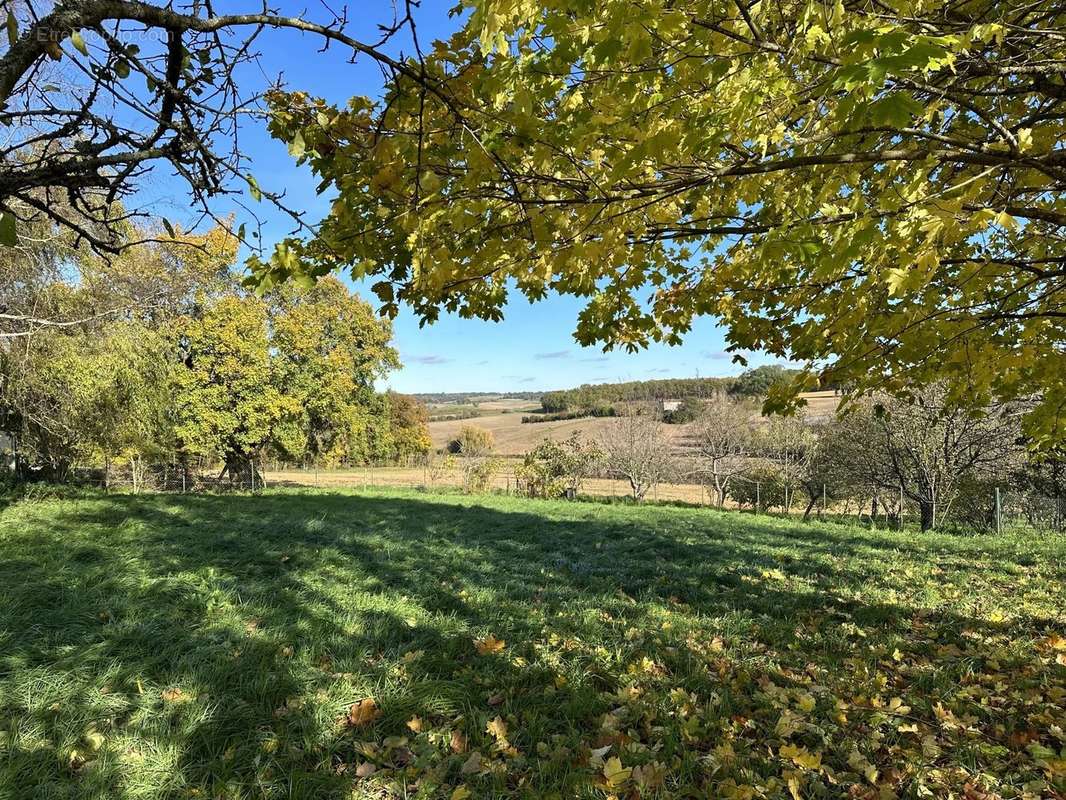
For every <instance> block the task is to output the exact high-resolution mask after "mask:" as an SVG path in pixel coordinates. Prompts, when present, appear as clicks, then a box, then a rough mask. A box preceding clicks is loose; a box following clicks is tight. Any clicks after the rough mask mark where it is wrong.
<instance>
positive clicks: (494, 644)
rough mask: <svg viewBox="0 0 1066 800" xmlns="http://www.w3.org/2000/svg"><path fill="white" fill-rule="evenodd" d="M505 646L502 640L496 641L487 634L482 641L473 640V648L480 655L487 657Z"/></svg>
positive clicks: (505, 643)
mask: <svg viewBox="0 0 1066 800" xmlns="http://www.w3.org/2000/svg"><path fill="white" fill-rule="evenodd" d="M506 646H507V642H505V641H504V640H503V639H497V638H496V637H495V636H493V635H492V634H489V635H488V636H486V637H485V638H484V639H475V640H474V647H476V648H477V651H478V653H479V654H480V655H483V656H487V655H490V654H492V653H498V652H500V651H501V650H503V648H504V647H506Z"/></svg>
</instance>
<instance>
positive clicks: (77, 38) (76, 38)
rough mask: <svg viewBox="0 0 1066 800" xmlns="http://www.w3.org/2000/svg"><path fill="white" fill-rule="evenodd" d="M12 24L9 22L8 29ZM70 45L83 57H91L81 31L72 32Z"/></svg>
mask: <svg viewBox="0 0 1066 800" xmlns="http://www.w3.org/2000/svg"><path fill="white" fill-rule="evenodd" d="M10 26H11V22H10V21H8V27H9V29H10ZM70 43H71V44H72V45H74V49H75V50H77V51H78V52H79V53H81V54H82V55H83V56H87V55H89V48H88V47H86V46H85V39H83V38H82V35H81V31H72V32H71V34H70Z"/></svg>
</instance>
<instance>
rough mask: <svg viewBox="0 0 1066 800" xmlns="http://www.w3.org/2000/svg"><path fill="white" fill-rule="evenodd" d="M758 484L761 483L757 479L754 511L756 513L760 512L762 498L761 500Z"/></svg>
mask: <svg viewBox="0 0 1066 800" xmlns="http://www.w3.org/2000/svg"><path fill="white" fill-rule="evenodd" d="M760 486H761V484H760V483H759V482H758V481H755V513H756V514H758V513H759V512H760V510H761V509H762V500H761V498H760V496H759V488H760Z"/></svg>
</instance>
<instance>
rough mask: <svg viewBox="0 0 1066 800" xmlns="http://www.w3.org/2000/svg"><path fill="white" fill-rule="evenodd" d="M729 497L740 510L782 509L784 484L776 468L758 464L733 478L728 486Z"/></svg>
mask: <svg viewBox="0 0 1066 800" xmlns="http://www.w3.org/2000/svg"><path fill="white" fill-rule="evenodd" d="M729 497H730V498H731V499H732V500H733V501H735V502H736V503H737V504H738V505H739V506H741V507H742V508H754V509H757V510H763V509H769V508H774V507H782V508H783V507H784V505H785V484H784V483H783V482H782V480H781V473H780V471H779V470H778V469H777V467H774V466H773V465H770V464H758V465H755V466H752V467H749V468H748V469H746V470H744V471H743V472H742V473H740V474H739V475H737V476H735V477H734V478H733V480H732V481H731V482H730V484H729Z"/></svg>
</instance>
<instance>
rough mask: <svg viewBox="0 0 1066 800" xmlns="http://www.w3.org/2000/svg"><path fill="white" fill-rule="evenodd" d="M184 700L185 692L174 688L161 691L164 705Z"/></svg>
mask: <svg viewBox="0 0 1066 800" xmlns="http://www.w3.org/2000/svg"><path fill="white" fill-rule="evenodd" d="M186 699H188V698H186V697H185V692H183V691H182V690H181V689H179V688H178V687H176V686H174V687H171V688H170V689H164V690H163V701H164V702H166V703H180V702H182V701H183V700H186Z"/></svg>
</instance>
